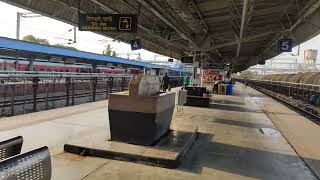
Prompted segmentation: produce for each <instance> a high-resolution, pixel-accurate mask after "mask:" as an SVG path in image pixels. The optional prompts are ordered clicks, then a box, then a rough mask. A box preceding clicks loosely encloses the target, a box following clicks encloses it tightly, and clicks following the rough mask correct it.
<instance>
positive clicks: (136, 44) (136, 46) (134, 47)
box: [130, 39, 141, 51]
mask: <svg viewBox="0 0 320 180" xmlns="http://www.w3.org/2000/svg"><path fill="white" fill-rule="evenodd" d="M130 45H131V51H134V50H138V49H141V40H140V39H133V40H130Z"/></svg>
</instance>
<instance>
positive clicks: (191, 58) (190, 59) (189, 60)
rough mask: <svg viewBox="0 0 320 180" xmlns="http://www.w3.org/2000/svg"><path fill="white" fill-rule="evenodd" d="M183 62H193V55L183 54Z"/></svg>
mask: <svg viewBox="0 0 320 180" xmlns="http://www.w3.org/2000/svg"><path fill="white" fill-rule="evenodd" d="M181 62H182V63H193V56H183V57H181Z"/></svg>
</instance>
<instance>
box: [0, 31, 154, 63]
mask: <svg viewBox="0 0 320 180" xmlns="http://www.w3.org/2000/svg"><path fill="white" fill-rule="evenodd" d="M0 52H1V54H8V55H14V54H15V53H18V54H19V56H24V57H26V56H27V57H33V58H43V57H47V58H50V57H52V56H54V57H63V58H65V59H68V58H70V59H72V60H75V61H76V62H83V63H98V64H101V63H119V64H127V65H132V66H139V67H148V68H156V67H158V65H154V64H150V63H145V62H140V61H134V60H129V59H124V58H119V57H113V56H107V55H101V54H95V53H90V52H84V51H78V50H72V49H66V48H60V47H55V46H50V45H44V44H39V43H32V42H27V41H20V40H15V39H10V38H5V37H0Z"/></svg>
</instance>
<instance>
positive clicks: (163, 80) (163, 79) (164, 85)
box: [162, 73, 170, 91]
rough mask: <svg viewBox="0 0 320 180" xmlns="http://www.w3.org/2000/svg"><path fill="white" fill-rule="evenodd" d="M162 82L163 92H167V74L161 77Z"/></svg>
mask: <svg viewBox="0 0 320 180" xmlns="http://www.w3.org/2000/svg"><path fill="white" fill-rule="evenodd" d="M162 82H163V91H167V89H168V88H169V82H170V79H169V76H168V74H167V73H166V75H165V76H163V78H162Z"/></svg>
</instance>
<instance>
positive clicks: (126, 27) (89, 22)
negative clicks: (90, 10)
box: [79, 13, 138, 32]
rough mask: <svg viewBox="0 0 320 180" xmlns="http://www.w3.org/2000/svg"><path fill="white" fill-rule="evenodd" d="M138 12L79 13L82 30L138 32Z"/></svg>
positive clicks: (80, 28)
mask: <svg viewBox="0 0 320 180" xmlns="http://www.w3.org/2000/svg"><path fill="white" fill-rule="evenodd" d="M137 29H138V18H137V15H136V14H85V13H80V14H79V30H80V31H100V32H101V31H116V32H137Z"/></svg>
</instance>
